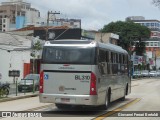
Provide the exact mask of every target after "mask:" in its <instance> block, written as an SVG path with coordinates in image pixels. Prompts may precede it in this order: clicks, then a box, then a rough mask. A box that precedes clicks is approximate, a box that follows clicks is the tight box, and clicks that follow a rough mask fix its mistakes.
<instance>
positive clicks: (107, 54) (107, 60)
mask: <svg viewBox="0 0 160 120" xmlns="http://www.w3.org/2000/svg"><path fill="white" fill-rule="evenodd" d="M109 58H110V57H109V51H106V62H110V61H109Z"/></svg>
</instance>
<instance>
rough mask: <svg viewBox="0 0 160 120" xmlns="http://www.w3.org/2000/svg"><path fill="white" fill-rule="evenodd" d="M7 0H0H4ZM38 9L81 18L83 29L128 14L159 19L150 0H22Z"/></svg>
mask: <svg viewBox="0 0 160 120" xmlns="http://www.w3.org/2000/svg"><path fill="white" fill-rule="evenodd" d="M5 1H7V0H0V2H5ZM24 1H25V2H29V3H31V6H32V7H34V8H36V9H38V10H39V11H40V13H41V17H44V16H47V11H57V12H59V11H60V13H61V14H60V15H59V16H57V17H63V18H70V19H72V18H73V19H81V20H82V28H83V29H93V30H98V29H101V28H103V26H104V25H106V24H108V23H110V22H116V21H119V20H121V21H124V20H125V18H126V17H128V16H144V17H145V19H156V20H160V8H158V7H155V6H154V5H153V4H152V0H24Z"/></svg>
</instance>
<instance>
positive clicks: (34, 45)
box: [31, 38, 42, 73]
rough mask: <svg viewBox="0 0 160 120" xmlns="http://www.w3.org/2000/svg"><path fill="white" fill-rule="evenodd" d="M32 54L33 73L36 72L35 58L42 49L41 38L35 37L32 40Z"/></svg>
mask: <svg viewBox="0 0 160 120" xmlns="http://www.w3.org/2000/svg"><path fill="white" fill-rule="evenodd" d="M31 49H32V51H31V56H32V57H33V67H32V70H33V73H35V59H36V58H38V53H39V52H40V50H41V49H42V43H41V42H40V40H39V38H35V39H34V40H32V45H31Z"/></svg>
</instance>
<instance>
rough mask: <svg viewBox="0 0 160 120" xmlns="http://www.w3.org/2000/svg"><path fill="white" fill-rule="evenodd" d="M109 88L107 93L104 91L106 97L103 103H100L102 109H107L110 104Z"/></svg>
mask: <svg viewBox="0 0 160 120" xmlns="http://www.w3.org/2000/svg"><path fill="white" fill-rule="evenodd" d="M110 95H111V94H110V90H109V91H108V93H106V98H105V104H104V105H102V109H103V110H107V109H108V106H109V104H110Z"/></svg>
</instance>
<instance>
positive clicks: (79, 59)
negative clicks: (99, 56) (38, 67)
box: [42, 46, 93, 64]
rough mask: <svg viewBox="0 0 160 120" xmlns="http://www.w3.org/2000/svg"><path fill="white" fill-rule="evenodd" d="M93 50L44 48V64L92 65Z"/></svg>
mask: <svg viewBox="0 0 160 120" xmlns="http://www.w3.org/2000/svg"><path fill="white" fill-rule="evenodd" d="M92 57H93V48H77V47H55V46H54V47H48V46H47V47H44V48H43V53H42V62H43V63H53V64H92V63H93V59H92Z"/></svg>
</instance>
